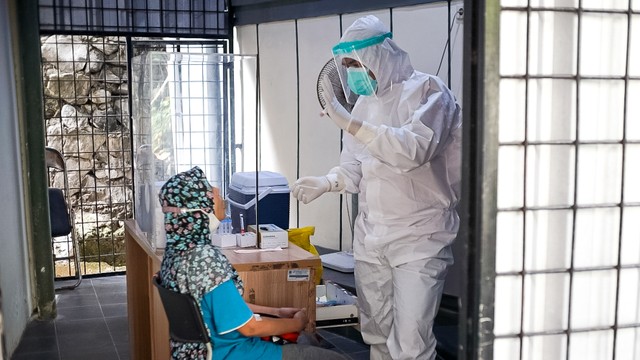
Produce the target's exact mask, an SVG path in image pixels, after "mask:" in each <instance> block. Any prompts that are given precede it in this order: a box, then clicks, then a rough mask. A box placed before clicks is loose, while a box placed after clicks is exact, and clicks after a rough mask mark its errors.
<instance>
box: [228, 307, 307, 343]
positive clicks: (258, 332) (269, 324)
mask: <svg viewBox="0 0 640 360" xmlns="http://www.w3.org/2000/svg"><path fill="white" fill-rule="evenodd" d="M308 322H309V319H308V317H307V311H306V310H305V309H302V310H300V311H298V312H296V313H295V314H294V315H293V317H291V318H272V317H266V316H260V317H258V318H256V317H253V318H251V319H250V320H249V321H248V322H247V323H246V324H244V325H243V326H241V327H240V328H238V332H239V333H241V334H242V335H244V336H247V337H250V336H257V337H262V336H272V335H282V334H286V333H292V332H299V331H302V330H303V329H304V328H305V326H306V325H307V323H308Z"/></svg>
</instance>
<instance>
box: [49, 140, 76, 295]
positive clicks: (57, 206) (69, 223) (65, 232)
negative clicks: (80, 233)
mask: <svg viewBox="0 0 640 360" xmlns="http://www.w3.org/2000/svg"><path fill="white" fill-rule="evenodd" d="M45 162H46V165H47V170H50V169H55V170H57V171H60V172H62V174H63V178H64V189H59V188H56V187H49V220H50V222H51V237H52V248H53V238H55V237H59V236H69V237H70V238H71V248H72V251H73V255H69V256H62V257H57V256H56V255H55V252H53V261H54V263H55V262H56V261H60V260H73V261H74V263H75V270H76V274H75V278H76V279H77V281H76V283H75V284H73V285H68V286H61V287H57V288H55V289H56V290H72V289H75V288H77V287H78V285H80V282H82V274H81V273H80V256H79V254H78V244H77V241H76V234H75V229H74V228H75V227H74V225H73V218H74V216H73V213H72V211H70V209H71V206H70V204H69V199H68V196H69V181H68V179H67V167H66V165H65V162H64V158H63V157H62V154H61V153H60V152H59V151H58V150H56V149H54V148H50V147H46V148H45ZM52 250H53V249H52Z"/></svg>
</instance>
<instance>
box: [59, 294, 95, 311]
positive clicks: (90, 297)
mask: <svg viewBox="0 0 640 360" xmlns="http://www.w3.org/2000/svg"><path fill="white" fill-rule="evenodd" d="M97 305H98V297H97V296H96V294H73V295H67V296H59V297H58V299H57V300H56V306H57V307H58V310H60V309H64V308H70V307H79V306H97Z"/></svg>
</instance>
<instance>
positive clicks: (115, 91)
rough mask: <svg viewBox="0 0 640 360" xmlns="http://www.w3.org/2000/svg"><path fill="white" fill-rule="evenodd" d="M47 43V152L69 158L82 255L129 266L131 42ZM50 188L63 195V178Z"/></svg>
mask: <svg viewBox="0 0 640 360" xmlns="http://www.w3.org/2000/svg"><path fill="white" fill-rule="evenodd" d="M41 42H42V47H41V51H42V73H43V77H44V78H43V87H44V103H45V126H46V132H47V146H49V147H53V148H55V149H57V150H58V151H60V152H61V153H62V154H63V156H64V158H65V162H66V165H67V170H68V182H69V189H70V193H69V194H70V196H71V203H72V206H73V210H74V213H75V224H76V231H77V236H78V240H79V241H80V243H81V246H80V248H81V255H82V256H83V257H84V258H85V261H87V259H90V258H93V257H94V256H96V257H97V255H98V253H100V254H102V256H101V258H102V261H106V262H108V263H110V264H111V265H116V264H123V263H124V243H123V238H122V237H123V236H122V228H123V220H125V219H128V218H131V217H132V216H133V213H132V209H133V205H132V202H133V196H132V190H131V189H132V166H131V150H130V149H131V134H130V129H129V100H128V79H127V56H126V43H125V41H124V38H118V37H94V36H67V35H53V36H49V37H43V38H42V39H41ZM51 182H52V186H55V187H61V188H62V187H63V184H64V183H63V176H62V174H60V173H58V174H55V175H53V176H52V179H51ZM57 251H58V253H60V254H61V255H64V254H65V253H66V246H62V245H61V246H58V250H57ZM113 253H116V254H120V255H119V256H117V257H116V258H114V257H110V256H109V255H111V254H113ZM112 263H113V264H112Z"/></svg>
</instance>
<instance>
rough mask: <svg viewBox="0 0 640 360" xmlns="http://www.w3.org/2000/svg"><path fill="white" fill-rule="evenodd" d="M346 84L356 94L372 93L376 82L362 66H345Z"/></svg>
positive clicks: (376, 84) (367, 94) (365, 94)
mask: <svg viewBox="0 0 640 360" xmlns="http://www.w3.org/2000/svg"><path fill="white" fill-rule="evenodd" d="M347 84H348V85H349V89H351V91H353V92H354V93H356V94H358V95H364V96H369V95H373V93H374V92H375V91H376V88H377V87H378V82H377V81H376V80H373V79H372V78H371V77H370V76H369V71H368V70H367V69H365V68H362V67H349V68H347Z"/></svg>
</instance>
